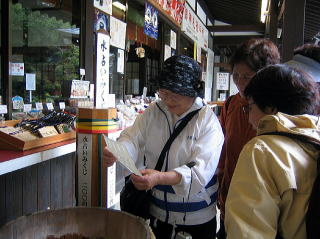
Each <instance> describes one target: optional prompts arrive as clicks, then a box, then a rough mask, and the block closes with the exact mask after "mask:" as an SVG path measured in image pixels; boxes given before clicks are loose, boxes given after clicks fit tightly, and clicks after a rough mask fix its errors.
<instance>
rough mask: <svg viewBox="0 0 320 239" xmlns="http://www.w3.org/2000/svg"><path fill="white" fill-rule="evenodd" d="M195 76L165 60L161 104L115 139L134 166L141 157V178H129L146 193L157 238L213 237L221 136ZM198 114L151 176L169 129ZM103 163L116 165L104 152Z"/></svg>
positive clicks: (187, 64)
mask: <svg viewBox="0 0 320 239" xmlns="http://www.w3.org/2000/svg"><path fill="white" fill-rule="evenodd" d="M200 75H201V70H200V67H199V65H198V63H197V62H196V61H194V60H193V59H192V58H189V57H187V56H173V57H170V58H169V59H167V60H166V61H165V62H164V66H163V70H162V72H161V73H160V76H159V96H160V99H161V100H159V101H157V102H155V103H153V104H151V105H150V106H149V107H148V108H147V109H146V110H145V112H144V113H143V114H142V115H139V117H138V118H137V119H136V121H135V123H134V125H133V126H132V127H129V128H127V129H125V130H124V131H123V132H122V134H121V136H120V138H119V139H118V141H119V142H121V143H122V144H123V145H125V146H126V148H127V149H128V151H129V153H130V154H131V156H132V158H133V159H134V160H135V162H136V164H138V165H139V164H141V160H143V158H138V155H141V153H143V154H144V155H145V164H146V169H145V170H141V174H142V176H137V175H131V180H132V182H133V184H134V185H135V187H136V188H137V189H139V190H148V189H151V190H152V194H153V200H152V203H151V206H150V214H151V215H152V220H151V221H152V222H151V226H152V228H153V231H154V233H155V235H156V237H157V238H173V237H174V236H175V235H176V233H177V232H179V231H184V232H188V233H189V234H191V236H192V238H193V239H196V238H199V239H200V238H201V239H206V238H208V239H212V238H214V237H215V228H216V218H215V214H216V211H215V205H216V191H217V180H216V177H215V170H216V168H217V164H218V160H219V156H220V152H221V148H222V143H223V133H222V130H221V127H220V124H219V121H218V119H217V117H216V116H215V114H214V113H213V111H212V110H211V109H210V108H209V107H208V106H204V105H203V102H202V99H201V98H200V97H198V96H201V91H202V88H201V83H200V82H201V81H200ZM200 108H201V110H200V111H199V112H198V113H197V114H196V115H195V116H194V117H193V118H192V119H191V120H190V121H189V123H188V124H187V126H186V127H185V128H184V129H183V130H182V132H181V133H180V134H179V135H178V137H177V138H176V139H175V140H174V141H173V143H172V145H171V147H170V149H169V151H168V153H167V155H166V157H165V160H164V164H163V167H162V170H161V171H156V170H154V168H155V166H156V164H157V161H158V158H159V155H160V153H161V151H162V149H163V147H164V145H165V143H166V142H167V140H168V139H169V137H170V135H171V134H172V131H173V129H175V128H176V127H177V126H178V125H179V123H180V122H181V120H182V119H183V118H184V117H185V116H186V115H187V114H188V113H189V112H192V111H194V110H197V109H200ZM104 160H105V161H106V163H107V165H108V166H110V165H112V164H113V163H114V162H115V161H116V158H115V157H114V156H113V155H112V153H111V152H109V151H108V149H107V148H105V149H104ZM187 164H188V165H187ZM190 165H193V166H192V167H191V166H190Z"/></svg>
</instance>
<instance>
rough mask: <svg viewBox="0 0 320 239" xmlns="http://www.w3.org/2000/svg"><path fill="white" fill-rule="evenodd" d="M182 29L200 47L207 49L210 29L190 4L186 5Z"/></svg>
mask: <svg viewBox="0 0 320 239" xmlns="http://www.w3.org/2000/svg"><path fill="white" fill-rule="evenodd" d="M181 31H183V32H184V33H185V34H186V35H187V36H188V37H190V38H191V39H192V40H194V41H196V42H197V44H198V45H199V46H200V47H202V48H203V49H205V50H207V48H208V37H209V32H208V29H207V28H206V27H205V25H204V24H203V23H202V22H201V20H200V19H199V18H198V16H197V15H196V14H195V13H194V11H193V10H192V9H191V7H190V6H189V5H188V4H186V5H185V10H184V13H183V21H182V25H181Z"/></svg>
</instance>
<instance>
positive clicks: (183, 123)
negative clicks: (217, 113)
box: [155, 108, 202, 171]
mask: <svg viewBox="0 0 320 239" xmlns="http://www.w3.org/2000/svg"><path fill="white" fill-rule="evenodd" d="M201 109H202V108H200V109H197V110H194V111H192V112H190V113H189V114H187V115H186V116H185V117H184V118H183V119H182V120H181V122H180V124H179V125H178V127H177V128H175V129H174V130H173V132H172V134H171V135H170V138H169V139H168V141H167V142H166V144H165V145H164V147H163V149H162V151H161V153H160V156H159V158H158V162H157V165H156V167H155V170H157V171H161V169H162V166H163V162H164V159H165V156H166V154H167V152H168V150H169V149H170V146H171V144H172V142H173V141H174V140H175V138H176V137H177V136H178V135H179V134H180V132H181V131H182V130H183V129H184V128H185V127H186V125H187V124H188V122H189V121H190V120H191V119H192V118H193V116H194V115H195V114H197V113H198V112H199V111H200V110H201Z"/></svg>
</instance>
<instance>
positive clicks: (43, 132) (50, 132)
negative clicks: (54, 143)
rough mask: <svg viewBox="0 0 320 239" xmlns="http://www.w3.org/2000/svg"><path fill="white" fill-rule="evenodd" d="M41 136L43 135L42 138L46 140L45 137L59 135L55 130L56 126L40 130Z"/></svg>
mask: <svg viewBox="0 0 320 239" xmlns="http://www.w3.org/2000/svg"><path fill="white" fill-rule="evenodd" d="M51 104H52V103H51ZM39 134H40V135H41V137H43V138H44V137H49V136H54V135H58V134H59V133H58V132H57V130H56V129H55V128H54V126H47V127H43V128H41V129H39Z"/></svg>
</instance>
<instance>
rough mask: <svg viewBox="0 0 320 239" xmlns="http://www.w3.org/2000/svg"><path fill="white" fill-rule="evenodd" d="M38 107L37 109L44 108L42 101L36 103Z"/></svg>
mask: <svg viewBox="0 0 320 239" xmlns="http://www.w3.org/2000/svg"><path fill="white" fill-rule="evenodd" d="M36 109H37V110H43V106H42V103H40V102H37V103H36Z"/></svg>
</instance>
